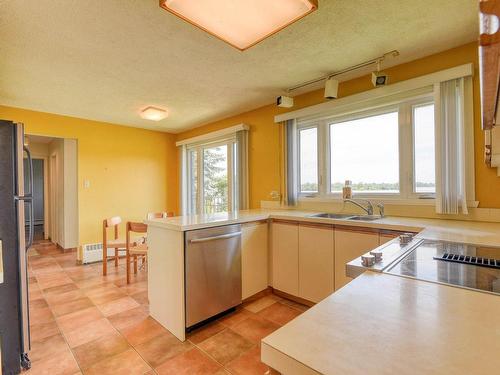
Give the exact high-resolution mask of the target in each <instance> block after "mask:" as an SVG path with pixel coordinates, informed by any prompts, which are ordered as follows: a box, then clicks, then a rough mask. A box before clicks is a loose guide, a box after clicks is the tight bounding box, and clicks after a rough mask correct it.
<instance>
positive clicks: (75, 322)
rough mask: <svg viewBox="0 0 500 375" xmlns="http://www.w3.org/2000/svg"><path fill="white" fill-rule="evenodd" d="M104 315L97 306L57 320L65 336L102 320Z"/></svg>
mask: <svg viewBox="0 0 500 375" xmlns="http://www.w3.org/2000/svg"><path fill="white" fill-rule="evenodd" d="M102 318H103V315H102V314H101V312H100V311H99V309H98V308H97V307H95V306H92V307H89V308H86V309H83V310H79V311H76V312H74V313H71V314H66V315H63V316H61V317H58V318H56V321H57V324H58V325H59V328H60V329H61V331H62V332H63V333H64V334H67V333H68V332H71V331H73V330H75V329H77V328H80V327H82V326H84V325H86V324H88V323H90V322H94V321H96V320H100V319H102Z"/></svg>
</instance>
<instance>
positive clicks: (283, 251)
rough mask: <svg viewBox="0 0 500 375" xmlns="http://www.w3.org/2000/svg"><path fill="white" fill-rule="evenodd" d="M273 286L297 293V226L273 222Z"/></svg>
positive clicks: (292, 293) (286, 291) (296, 294)
mask: <svg viewBox="0 0 500 375" xmlns="http://www.w3.org/2000/svg"><path fill="white" fill-rule="evenodd" d="M272 236H273V241H272V244H273V249H272V251H273V257H272V259H273V265H272V267H273V288H275V289H278V290H280V291H282V292H285V293H288V294H291V295H294V296H298V295H299V226H298V224H297V223H288V222H273V224H272Z"/></svg>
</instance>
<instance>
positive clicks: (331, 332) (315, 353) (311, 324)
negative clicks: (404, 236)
mask: <svg viewBox="0 0 500 375" xmlns="http://www.w3.org/2000/svg"><path fill="white" fill-rule="evenodd" d="M499 318H500V298H499V297H498V296H495V295H490V294H486V293H478V292H474V291H469V290H465V289H460V288H455V287H449V286H444V285H438V284H433V283H428V282H422V281H417V280H412V279H407V278H403V277H397V276H393V275H387V274H378V273H374V272H365V273H364V274H363V275H361V276H359V277H358V278H356V279H355V280H353V281H351V282H350V283H349V284H348V285H346V286H345V287H343V288H341V289H340V290H338V291H337V292H335V293H334V294H332V295H331V296H329V297H327V298H326V299H324V300H323V301H321V302H320V303H318V304H317V305H315V306H314V307H312V308H311V309H309V310H308V311H306V312H305V313H304V314H302V315H300V316H299V317H297V318H296V319H294V320H292V321H291V322H290V323H288V324H286V325H285V326H284V327H282V328H280V329H279V330H277V331H275V332H274V333H272V334H271V335H269V336H267V337H266V338H264V339H263V340H262V359H263V361H264V362H265V363H267V364H268V365H270V366H272V367H274V368H276V369H277V370H278V371H280V370H281V371H284V370H283V369H286V373H287V374H317V373H320V374H350V375H354V374H360V375H361V374H363V375H366V374H398V375H405V374H408V375H410V374H411V375H414V374H454V375H457V374H464V375H465V374H467V375H471V374H474V375H480V374H488V375H491V374H497V373H498V371H499V369H500V355H499V353H500V326H499V325H498V322H499ZM292 358H293V359H292Z"/></svg>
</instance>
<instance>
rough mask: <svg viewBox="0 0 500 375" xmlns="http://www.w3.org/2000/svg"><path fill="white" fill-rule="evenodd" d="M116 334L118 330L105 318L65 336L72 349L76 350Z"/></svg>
mask: <svg viewBox="0 0 500 375" xmlns="http://www.w3.org/2000/svg"><path fill="white" fill-rule="evenodd" d="M114 332H116V330H115V329H114V327H113V326H112V325H111V323H110V322H109V321H108V319H105V318H103V319H99V320H96V321H93V322H90V323H87V324H85V325H82V326H81V327H80V328H77V329H75V330H72V331H70V332H68V333H65V334H64V335H65V337H66V341H67V342H68V344H69V346H70V347H71V348H75V347H77V346H79V345H83V344H85V343H87V342H90V341H93V340H96V339H98V338H100V337H102V336H106V335H109V334H112V333H114Z"/></svg>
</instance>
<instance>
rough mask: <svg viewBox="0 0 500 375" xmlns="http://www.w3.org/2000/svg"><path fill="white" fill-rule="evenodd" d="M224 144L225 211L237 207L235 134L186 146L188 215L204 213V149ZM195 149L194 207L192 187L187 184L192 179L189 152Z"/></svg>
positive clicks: (230, 210)
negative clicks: (225, 172) (225, 171)
mask: <svg viewBox="0 0 500 375" xmlns="http://www.w3.org/2000/svg"><path fill="white" fill-rule="evenodd" d="M220 146H226V147H227V179H228V182H227V188H228V194H227V212H232V211H234V210H236V209H237V207H236V205H235V202H236V201H237V199H236V196H237V194H238V192H237V190H236V187H237V186H236V182H237V179H238V178H237V174H238V170H237V166H236V153H237V149H236V148H237V141H236V136H235V135H233V136H229V137H222V138H217V139H212V140H210V141H206V142H198V143H193V144H190V145H188V146H187V147H186V153H187V158H186V177H187V178H186V180H187V184H188V186H186V204H187V213H188V214H190V215H204V214H205V212H204V207H205V195H204V186H205V185H204V170H203V154H204V150H206V149H209V148H214V147H220ZM193 151H196V152H197V157H196V164H197V179H196V180H197V186H198V190H197V192H196V196H197V197H196V207H193V205H192V189H191V186H190V185H189V184H191V181H192V177H193V176H192V162H191V158H190V153H191V152H193Z"/></svg>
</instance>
